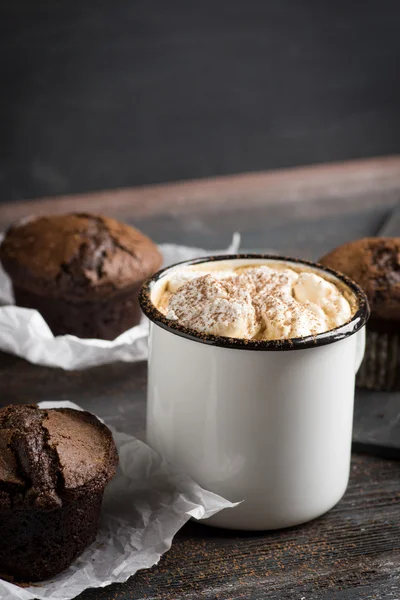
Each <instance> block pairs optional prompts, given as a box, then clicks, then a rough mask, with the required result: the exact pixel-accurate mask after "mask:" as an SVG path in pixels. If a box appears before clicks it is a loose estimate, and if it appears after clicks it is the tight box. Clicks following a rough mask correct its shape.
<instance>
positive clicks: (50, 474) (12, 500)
mask: <svg viewBox="0 0 400 600" xmlns="http://www.w3.org/2000/svg"><path fill="white" fill-rule="evenodd" d="M117 465H118V454H117V450H116V447H115V444H114V441H113V438H112V435H111V432H110V430H109V429H108V428H107V427H106V426H105V425H103V424H102V423H101V422H100V421H99V420H98V419H97V418H96V417H95V416H94V415H92V414H90V413H87V412H83V411H82V412H81V411H78V410H73V409H70V408H56V409H48V410H44V409H39V408H38V407H37V406H36V405H30V404H25V405H20V406H16V405H11V406H7V407H5V408H3V409H0V510H1V509H9V508H18V507H21V506H27V505H28V506H32V507H35V508H37V509H39V510H52V509H55V508H59V507H61V506H62V504H63V501H64V499H65V498H68V497H70V496H71V495H77V494H82V493H84V494H87V493H88V492H99V491H102V490H103V489H104V488H105V486H106V485H107V483H108V482H109V481H110V479H111V478H112V477H113V475H114V474H115V471H116V468H117Z"/></svg>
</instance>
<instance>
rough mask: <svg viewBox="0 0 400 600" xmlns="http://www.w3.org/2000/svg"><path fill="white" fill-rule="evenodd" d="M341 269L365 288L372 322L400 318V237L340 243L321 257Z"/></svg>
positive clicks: (398, 319)
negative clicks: (340, 244)
mask: <svg viewBox="0 0 400 600" xmlns="http://www.w3.org/2000/svg"><path fill="white" fill-rule="evenodd" d="M319 262H320V263H321V264H323V265H325V266H327V267H331V268H332V269H335V270H336V271H341V272H342V273H344V274H345V275H347V276H348V277H350V278H351V279H353V280H354V281H355V282H356V283H358V285H359V286H360V287H362V289H363V290H364V291H365V293H366V294H367V297H368V302H369V305H370V308H371V321H370V323H369V325H371V323H373V321H374V319H375V320H376V319H379V320H380V321H396V322H400V238H383V237H382V238H380V237H374V238H363V239H361V240H356V241H353V242H348V243H347V244H343V245H342V246H339V247H338V248H336V249H335V250H332V252H329V254H326V255H325V256H324V257H322V258H321V259H320V261H319Z"/></svg>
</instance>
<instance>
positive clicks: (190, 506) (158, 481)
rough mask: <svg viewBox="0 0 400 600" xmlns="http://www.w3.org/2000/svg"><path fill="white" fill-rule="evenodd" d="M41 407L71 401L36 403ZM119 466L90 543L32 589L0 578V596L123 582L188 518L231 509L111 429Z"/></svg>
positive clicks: (25, 596) (68, 592)
mask: <svg viewBox="0 0 400 600" xmlns="http://www.w3.org/2000/svg"><path fill="white" fill-rule="evenodd" d="M39 406H40V407H42V408H55V407H61V406H65V407H70V408H76V409H79V406H77V405H76V404H73V403H72V402H67V401H63V402H41V403H39ZM113 435H114V439H115V443H116V445H117V448H118V452H119V459H120V466H119V468H118V471H117V474H116V475H115V477H114V479H113V480H112V481H111V483H110V484H109V485H108V487H107V488H106V492H105V495H104V501H103V508H102V516H101V522H100V527H99V532H98V535H97V539H96V541H95V542H94V543H93V544H92V545H91V546H90V547H89V548H88V549H87V550H86V551H85V552H84V553H83V554H82V555H81V556H80V557H79V558H78V559H77V560H76V561H75V562H74V563H73V564H72V565H71V566H70V567H69V569H67V570H66V571H64V572H63V573H61V574H60V575H58V576H56V577H55V578H54V579H51V580H48V581H46V582H43V583H41V584H35V585H34V586H32V587H25V588H22V587H19V586H17V585H14V584H12V583H9V582H6V581H4V580H2V579H0V598H2V599H7V600H15V599H18V600H33V599H35V598H37V599H39V600H42V599H43V600H44V599H46V600H70V599H71V598H75V597H76V596H77V595H78V594H80V593H81V592H82V591H83V590H85V589H86V588H93V587H105V586H106V585H110V584H111V583H116V582H123V581H126V580H127V579H128V577H130V576H131V575H134V574H135V573H136V571H138V570H139V569H146V568H149V567H151V566H153V565H154V564H156V563H157V562H158V560H159V558H160V556H161V555H162V554H163V553H164V552H166V551H167V550H168V549H169V548H170V546H171V542H172V539H173V537H174V535H175V534H176V533H177V531H179V529H180V528H181V527H182V525H184V523H186V521H188V520H189V519H190V517H194V518H195V519H204V518H207V517H210V516H212V515H214V514H215V513H217V512H219V511H220V510H222V509H223V508H230V507H234V506H236V504H233V503H231V502H229V501H228V500H224V499H223V498H221V497H220V496H217V495H216V494H213V493H212V492H208V491H206V490H203V489H202V488H201V487H200V486H199V485H198V484H197V483H195V482H194V481H193V480H192V479H191V478H190V477H189V476H188V475H185V474H184V473H183V472H182V471H180V470H179V469H178V468H177V467H174V466H172V465H170V464H169V463H168V462H167V461H166V460H165V459H163V457H162V456H160V454H158V452H156V451H155V450H152V449H151V448H150V447H149V446H147V445H146V444H145V443H144V442H141V441H139V440H138V439H136V438H134V437H132V436H129V435H126V434H124V433H119V432H117V431H115V430H113Z"/></svg>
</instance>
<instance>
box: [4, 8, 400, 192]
mask: <svg viewBox="0 0 400 600" xmlns="http://www.w3.org/2000/svg"><path fill="white" fill-rule="evenodd" d="M0 11H1V20H0V28H1V36H0V44H1V111H0V119H1V121H0V125H1V136H0V151H1V162H0V200H2V201H5V200H13V199H19V198H31V197H37V196H43V195H49V194H50V195H54V194H64V193H69V192H80V191H86V190H96V189H102V188H113V187H120V186H130V185H137V184H146V183H154V182H161V181H168V180H176V179H184V178H191V177H203V176H210V175H222V174H229V173H236V172H241V171H249V170H260V169H271V168H277V167H287V166H293V165H301V164H308V163H318V162H325V161H333V160H344V159H350V158H358V157H366V156H373V155H383V154H389V153H396V152H399V151H400V68H399V65H400V60H399V59H400V33H399V32H400V2H399V1H398V0H393V1H382V2H377V1H374V2H372V1H366V0H365V1H363V2H361V1H358V0H354V1H353V2H349V1H346V2H343V1H338V0H335V1H332V0H331V1H329V2H327V1H324V0H277V1H275V2H271V1H268V0H249V1H247V2H244V1H243V0H240V1H239V0H225V1H220V2H218V1H216V0H214V1H211V0H203V1H202V2H194V1H190V0H116V1H111V0H94V1H91V0H87V1H86V0H85V1H82V2H74V1H72V0H69V1H62V2H61V1H57V0H46V1H43V0H36V1H34V0H24V1H22V0H3V2H2V3H1V8H0Z"/></svg>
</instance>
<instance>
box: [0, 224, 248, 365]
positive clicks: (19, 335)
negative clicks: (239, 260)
mask: <svg viewBox="0 0 400 600" xmlns="http://www.w3.org/2000/svg"><path fill="white" fill-rule="evenodd" d="M1 237H2V236H0V243H1ZM239 245H240V235H239V233H235V234H234V235H233V239H232V243H231V245H230V246H229V247H228V248H226V249H225V250H216V251H215V250H212V251H211V250H208V251H207V250H204V249H202V248H190V247H187V246H177V245H175V244H161V245H160V246H159V248H160V250H161V252H162V254H163V257H164V265H163V266H164V267H166V266H169V265H172V264H174V263H177V262H180V261H183V260H189V259H190V258H197V257H200V256H207V255H208V254H211V253H212V254H235V253H236V252H237V251H238V249H239ZM1 305H2V306H1ZM147 339H148V321H147V319H146V318H145V317H143V319H142V322H141V323H140V325H138V326H136V327H132V329H128V330H127V331H125V332H124V333H123V334H121V335H120V336H118V337H117V338H116V339H115V340H113V341H111V342H110V341H107V340H99V339H81V338H78V337H76V336H73V335H60V336H56V337H55V336H54V335H53V334H52V332H51V331H50V328H49V326H48V325H47V323H46V322H45V320H44V319H43V317H42V316H41V314H40V313H39V312H38V311H37V310H33V309H31V308H21V307H19V306H15V305H14V304H13V297H12V291H11V283H10V280H9V278H8V276H7V275H6V273H5V272H4V271H3V270H2V269H1V266H0V350H2V351H3V352H9V353H11V354H16V355H17V356H20V357H21V358H24V359H25V360H28V361H29V362H31V363H34V364H37V365H42V366H46V367H60V368H62V369H65V370H67V371H70V370H74V369H87V368H88V367H94V366H98V365H103V364H106V363H112V362H117V361H123V362H136V361H140V360H144V359H146V358H147V356H148V344H147Z"/></svg>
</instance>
